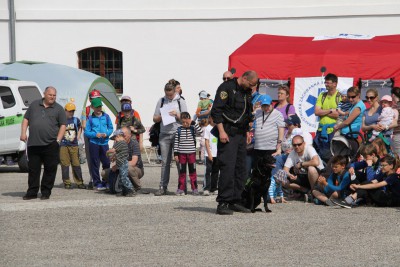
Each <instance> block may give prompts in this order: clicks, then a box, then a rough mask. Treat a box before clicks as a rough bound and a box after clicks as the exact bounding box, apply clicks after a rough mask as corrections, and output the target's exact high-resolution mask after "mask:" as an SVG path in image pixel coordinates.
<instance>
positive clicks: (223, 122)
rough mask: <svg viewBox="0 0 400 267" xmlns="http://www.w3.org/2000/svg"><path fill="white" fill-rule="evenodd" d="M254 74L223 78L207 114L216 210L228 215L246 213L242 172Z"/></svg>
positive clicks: (255, 79)
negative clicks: (216, 173)
mask: <svg viewBox="0 0 400 267" xmlns="http://www.w3.org/2000/svg"><path fill="white" fill-rule="evenodd" d="M257 83H258V75H257V73H256V72H255V71H246V72H245V73H243V75H242V76H241V77H239V78H233V79H231V80H229V81H226V82H223V83H222V84H221V85H220V86H219V87H218V89H217V93H216V95H215V98H214V99H215V100H214V104H213V107H212V109H211V117H212V118H213V120H214V122H215V124H216V127H214V129H213V131H212V133H213V135H214V136H218V154H217V157H218V163H219V167H220V178H219V182H218V197H217V202H218V203H219V204H218V207H217V214H220V215H231V214H233V211H237V212H245V213H248V212H250V210H248V209H246V208H244V207H243V206H242V205H241V204H240V203H241V195H242V192H243V189H244V183H245V179H246V177H247V175H246V163H245V159H246V141H248V142H250V140H251V138H250V134H249V130H250V129H249V123H250V121H251V120H252V114H251V113H252V104H251V90H252V88H253V87H254V86H257Z"/></svg>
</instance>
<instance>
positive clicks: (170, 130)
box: [154, 94, 187, 135]
mask: <svg viewBox="0 0 400 267" xmlns="http://www.w3.org/2000/svg"><path fill="white" fill-rule="evenodd" d="M163 98H164V104H163V107H164V106H166V105H169V106H171V108H172V109H175V110H176V111H177V112H178V113H179V114H180V113H182V112H185V111H186V112H187V106H186V101H185V100H184V99H183V98H181V97H180V95H179V94H176V95H175V97H174V99H172V100H171V99H169V98H167V97H165V96H164V97H163ZM163 98H160V99H159V100H158V102H157V106H156V109H155V111H154V115H161V112H160V108H161V101H162V100H161V99H163ZM178 101H179V104H178ZM179 106H180V108H179ZM180 125H181V123H180V122H178V121H175V122H174V123H171V124H168V125H164V124H163V122H162V121H161V124H160V133H163V134H171V135H172V134H175V132H176V129H177V128H178V126H180Z"/></svg>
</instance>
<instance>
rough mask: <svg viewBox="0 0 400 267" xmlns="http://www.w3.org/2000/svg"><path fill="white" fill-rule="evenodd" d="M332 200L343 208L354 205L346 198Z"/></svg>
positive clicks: (349, 207)
mask: <svg viewBox="0 0 400 267" xmlns="http://www.w3.org/2000/svg"><path fill="white" fill-rule="evenodd" d="M331 201H332V203H333V204H335V205H338V206H340V207H342V208H346V209H351V208H352V206H353V205H351V204H348V203H347V202H346V201H345V200H340V199H335V198H332V199H331Z"/></svg>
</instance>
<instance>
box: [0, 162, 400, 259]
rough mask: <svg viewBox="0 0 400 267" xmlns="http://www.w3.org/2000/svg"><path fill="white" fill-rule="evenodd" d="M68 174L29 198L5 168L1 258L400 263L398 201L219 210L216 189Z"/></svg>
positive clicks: (0, 178) (152, 169) (152, 177)
mask: <svg viewBox="0 0 400 267" xmlns="http://www.w3.org/2000/svg"><path fill="white" fill-rule="evenodd" d="M203 170H204V167H203V166H201V165H200V166H198V172H199V173H202V172H203ZM145 172H146V174H145V177H144V178H143V184H144V186H145V187H146V188H148V189H150V190H152V192H154V191H155V189H156V188H157V185H158V182H159V173H160V167H159V165H155V166H154V165H146V169H145ZM171 173H172V177H173V178H172V179H171V186H170V190H171V191H172V190H175V189H176V186H177V178H176V177H177V172H176V169H175V168H173V169H172V172H171ZM84 174H85V175H87V168H86V166H84ZM86 177H87V176H86ZM199 180H200V182H201V181H202V180H203V176H202V175H200V177H199ZM60 183H61V177H60V172H58V175H57V180H56V185H57V186H56V188H55V189H54V190H53V194H52V196H51V198H50V200H48V201H41V200H32V201H23V200H22V196H23V195H24V193H25V190H26V189H27V175H26V174H21V173H18V172H17V170H16V168H4V167H2V168H0V237H1V243H0V266H28V265H31V266H272V265H274V266H309V265H314V266H399V264H400V234H399V232H400V227H399V224H400V220H399V218H400V212H399V210H398V209H393V208H372V207H368V208H357V209H352V210H348V209H342V208H328V207H321V206H315V205H313V204H304V203H301V202H291V203H288V204H276V205H273V206H271V209H272V210H273V212H272V213H270V214H266V213H256V214H247V215H246V214H238V213H235V214H234V215H233V216H218V215H216V214H215V207H216V203H215V196H208V197H206V196H198V197H194V196H184V197H176V196H173V195H170V196H163V197H154V196H153V195H152V194H150V195H138V196H137V197H135V198H122V197H115V196H113V195H107V194H103V193H97V192H94V191H88V190H78V189H74V190H68V191H67V190H65V189H63V188H62V187H61V186H60Z"/></svg>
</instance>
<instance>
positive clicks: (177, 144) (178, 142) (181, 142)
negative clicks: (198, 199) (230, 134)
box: [174, 112, 203, 196]
mask: <svg viewBox="0 0 400 267" xmlns="http://www.w3.org/2000/svg"><path fill="white" fill-rule="evenodd" d="M181 121H182V126H179V127H178V129H176V133H175V140H174V157H175V161H176V162H177V163H179V167H180V170H179V181H178V190H177V191H176V195H178V196H183V195H184V194H185V187H186V164H187V165H188V166H189V177H190V184H191V187H192V194H193V195H195V196H196V195H199V191H198V189H197V174H196V165H195V163H196V135H199V134H201V133H202V132H203V131H202V130H201V128H200V126H199V125H197V124H195V125H191V123H192V119H191V118H190V114H189V113H188V112H182V113H181Z"/></svg>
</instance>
